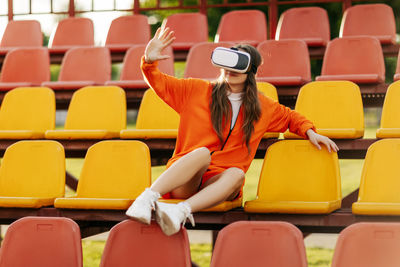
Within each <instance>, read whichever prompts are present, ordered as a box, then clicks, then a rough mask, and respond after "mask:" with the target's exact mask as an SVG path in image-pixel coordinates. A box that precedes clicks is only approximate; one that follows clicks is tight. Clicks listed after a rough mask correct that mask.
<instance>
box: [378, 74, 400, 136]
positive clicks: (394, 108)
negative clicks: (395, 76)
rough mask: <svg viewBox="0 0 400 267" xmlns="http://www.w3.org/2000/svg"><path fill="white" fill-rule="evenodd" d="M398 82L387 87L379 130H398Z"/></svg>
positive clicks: (399, 119)
mask: <svg viewBox="0 0 400 267" xmlns="http://www.w3.org/2000/svg"><path fill="white" fill-rule="evenodd" d="M399 105H400V81H397V82H394V83H392V84H391V85H389V87H388V89H387V91H386V95H385V101H384V102H383V107H382V117H381V127H380V128H400V109H399Z"/></svg>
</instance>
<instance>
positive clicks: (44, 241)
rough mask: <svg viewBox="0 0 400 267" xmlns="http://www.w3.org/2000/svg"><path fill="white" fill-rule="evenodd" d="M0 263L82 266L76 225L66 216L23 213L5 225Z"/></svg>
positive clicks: (33, 266)
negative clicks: (38, 215)
mask: <svg viewBox="0 0 400 267" xmlns="http://www.w3.org/2000/svg"><path fill="white" fill-rule="evenodd" d="M0 266H1V267H10V266H13V267H25V266H31V267H53V266H57V267H82V266H83V262H82V243H81V233H80V229H79V226H78V225H77V224H76V223H75V222H74V221H73V220H71V219H69V218H63V217H60V218H57V217H24V218H21V219H19V220H17V221H15V222H13V223H12V224H11V225H10V227H9V228H8V230H7V232H6V235H5V237H4V241H3V242H2V246H1V251H0Z"/></svg>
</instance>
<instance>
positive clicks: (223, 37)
mask: <svg viewBox="0 0 400 267" xmlns="http://www.w3.org/2000/svg"><path fill="white" fill-rule="evenodd" d="M264 40H267V20H266V18H265V14H264V13H263V12H262V11H260V10H235V11H229V12H227V13H225V14H224V15H222V17H221V21H220V22H219V25H218V29H217V34H216V35H215V42H236V43H237V42H248V41H253V43H251V42H250V44H253V45H257V44H258V43H260V42H262V41H264ZM254 42H255V43H254Z"/></svg>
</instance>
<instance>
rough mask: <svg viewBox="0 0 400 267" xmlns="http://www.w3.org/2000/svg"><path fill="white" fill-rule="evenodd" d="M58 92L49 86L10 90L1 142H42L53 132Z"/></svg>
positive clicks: (0, 110) (1, 113)
mask: <svg viewBox="0 0 400 267" xmlns="http://www.w3.org/2000/svg"><path fill="white" fill-rule="evenodd" d="M55 119H56V99H55V96H54V92H53V91H52V90H51V89H49V88H46V87H19V88H15V89H14V90H11V91H8V92H7V93H6V94H5V95H4V98H3V101H2V103H1V107H0V139H41V138H44V133H45V131H47V130H53V129H54V127H55Z"/></svg>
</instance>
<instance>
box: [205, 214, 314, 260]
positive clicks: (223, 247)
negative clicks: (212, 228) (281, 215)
mask: <svg viewBox="0 0 400 267" xmlns="http://www.w3.org/2000/svg"><path fill="white" fill-rule="evenodd" d="M210 266H211V267H239V266H240V267H241V266H268V267H294V266H296V267H307V258H306V250H305V247H304V242H303V235H302V233H301V232H300V230H299V229H297V228H296V227H295V226H294V225H292V224H289V223H286V222H250V221H240V222H234V223H231V224H229V225H228V226H225V227H224V228H223V229H222V230H221V231H220V232H219V233H218V236H217V241H216V243H215V247H214V250H213V254H212V259H211V265H210Z"/></svg>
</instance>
